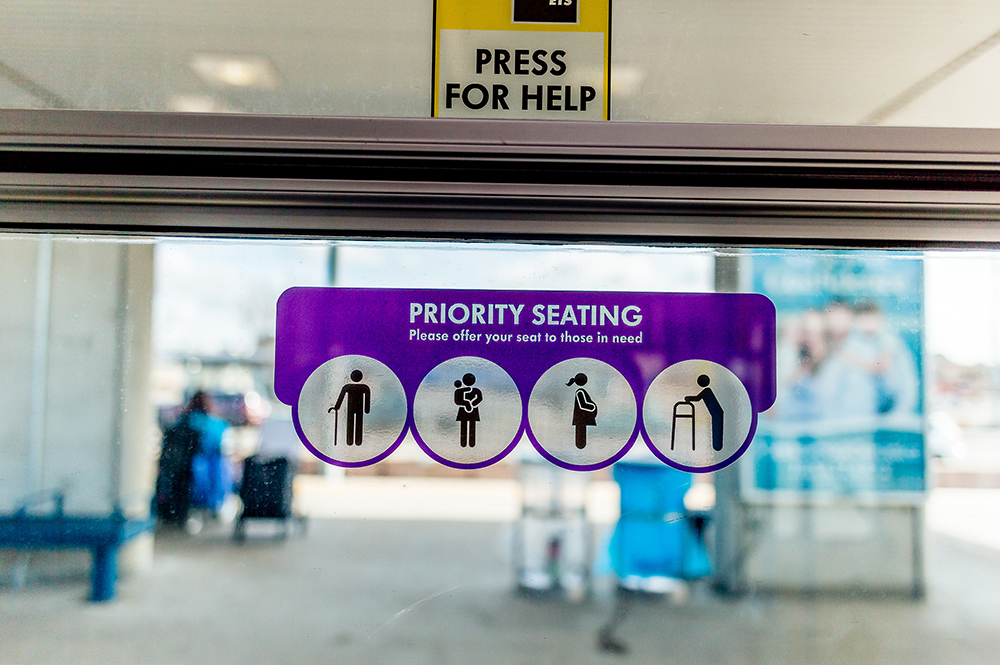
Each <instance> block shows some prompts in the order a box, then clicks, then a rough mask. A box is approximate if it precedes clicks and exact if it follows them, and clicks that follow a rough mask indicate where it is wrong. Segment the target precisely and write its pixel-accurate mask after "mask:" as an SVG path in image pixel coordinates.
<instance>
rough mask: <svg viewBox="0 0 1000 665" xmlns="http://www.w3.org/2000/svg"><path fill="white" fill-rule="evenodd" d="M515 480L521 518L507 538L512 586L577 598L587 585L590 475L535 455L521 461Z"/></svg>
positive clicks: (590, 551)
mask: <svg viewBox="0 0 1000 665" xmlns="http://www.w3.org/2000/svg"><path fill="white" fill-rule="evenodd" d="M519 479H520V481H521V519H520V520H518V522H517V524H516V525H515V527H514V534H513V535H514V538H513V543H512V544H513V555H514V556H513V559H514V569H515V570H514V572H515V575H516V578H517V587H518V590H519V591H521V592H523V593H527V594H550V593H560V594H563V595H564V596H565V597H566V598H568V599H569V600H572V601H580V600H583V598H584V597H585V596H586V595H587V593H588V591H589V590H590V565H591V560H592V558H593V551H592V549H593V548H592V546H591V539H592V530H591V525H590V523H589V522H588V521H587V514H586V494H587V485H588V483H589V481H590V474H586V473H578V472H575V471H567V470H565V469H560V468H558V467H556V466H553V465H552V464H550V463H548V462H547V461H544V460H541V459H539V460H522V461H521V463H520V468H519Z"/></svg>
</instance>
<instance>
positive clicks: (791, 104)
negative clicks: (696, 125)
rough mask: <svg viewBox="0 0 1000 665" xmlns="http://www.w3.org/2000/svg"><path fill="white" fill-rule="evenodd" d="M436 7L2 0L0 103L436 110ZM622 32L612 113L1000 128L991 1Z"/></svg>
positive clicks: (629, 6) (648, 11) (705, 20)
mask: <svg viewBox="0 0 1000 665" xmlns="http://www.w3.org/2000/svg"><path fill="white" fill-rule="evenodd" d="M432 17H433V0H363V1H359V0H350V1H347V0H285V2H280V3H279V2H273V0H269V1H266V2H265V1H264V0H172V1H171V2H163V1H162V0H161V1H159V2H152V1H151V0H89V1H87V2H80V1H77V2H68V1H62V2H60V1H48V2H46V1H43V0H0V107H6V108H25V107H51V106H59V105H65V106H68V107H71V108H85V109H112V110H174V109H178V108H192V104H193V106H194V107H199V108H205V109H212V108H214V109H216V110H235V111H245V112H252V113H289V114H299V115H354V116H394V117H426V116H428V115H429V113H430V81H431V48H432V34H433V27H432V20H433V19H432ZM613 28H614V33H613V47H612V63H613V70H612V71H613V74H612V76H613V84H612V85H613V91H612V104H613V117H614V119H616V120H652V121H684V122H780V123H805V124H859V123H861V124H866V123H877V124H908V125H925V126H978V127H1000V86H998V85H997V82H998V81H1000V35H998V32H1000V2H998V1H997V0H947V1H945V0H867V1H866V0H825V1H824V2H809V1H807V0H614V14H613ZM991 37H992V38H993V39H992V40H991ZM199 53H209V54H223V55H226V54H234V55H254V56H265V57H266V58H268V59H269V60H270V61H271V62H272V63H273V65H274V68H275V69H276V70H277V72H278V76H279V77H280V79H279V82H278V85H277V86H276V87H275V88H274V89H271V90H250V89H238V88H234V87H225V86H221V87H213V86H212V85H210V84H208V83H206V82H205V81H203V80H202V79H201V78H199V77H198V75H197V74H196V73H195V71H194V69H193V68H192V67H191V66H190V63H191V60H192V58H193V57H194V56H195V55H196V54H199ZM185 103H186V104H187V106H185V105H184V104H185Z"/></svg>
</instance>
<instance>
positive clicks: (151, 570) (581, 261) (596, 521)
mask: <svg viewBox="0 0 1000 665" xmlns="http://www.w3.org/2000/svg"><path fill="white" fill-rule="evenodd" d="M0 255H2V257H3V260H2V261H0V266H2V272H0V280H2V288H3V290H4V293H5V294H6V296H5V304H6V306H5V307H4V308H3V315H2V318H0V353H2V354H3V355H2V361H0V372H2V379H0V386H2V391H3V392H2V394H3V400H4V403H5V404H7V405H8V407H9V408H8V409H6V410H5V414H6V415H4V416H3V417H2V418H0V427H2V429H0V431H2V432H3V436H2V437H0V441H2V447H0V455H2V456H3V464H2V465H0V473H2V476H0V520H6V523H4V522H0V526H6V527H8V528H9V526H10V524H11V523H12V520H13V521H16V520H18V519H20V520H21V522H20V523H18V524H20V525H21V526H22V527H23V526H24V524H25V523H26V522H30V521H31V520H35V522H33V523H35V524H37V523H45V522H46V520H57V519H59V518H60V517H61V516H65V517H66V518H102V519H103V518H107V517H108V516H114V515H116V514H118V513H116V511H120V514H121V515H122V516H123V518H124V519H126V520H128V521H134V522H137V523H138V522H139V521H141V520H142V519H143V517H144V516H145V515H146V514H147V513H148V511H149V509H150V506H151V504H152V505H153V506H157V505H158V504H157V499H156V497H157V494H158V493H159V492H161V491H163V486H162V475H163V473H162V469H163V468H164V466H163V465H164V464H165V456H166V455H167V454H168V452H169V451H168V448H169V447H170V446H172V445H174V444H176V442H177V441H178V440H181V439H177V438H176V436H175V435H171V434H168V433H169V432H177V431H178V430H177V425H176V423H177V422H178V421H183V420H184V419H185V418H187V419H188V420H190V418H191V413H190V412H189V413H187V414H185V413H184V409H185V405H187V407H188V411H190V407H191V404H192V401H193V402H195V403H197V402H198V400H200V399H202V398H194V399H192V398H193V395H194V393H195V392H196V391H198V390H201V391H204V392H205V393H206V394H207V395H208V402H210V403H211V404H212V406H211V407H210V408H208V409H206V410H207V411H209V412H210V413H209V415H207V416H206V417H205V418H206V419H207V420H208V422H209V423H210V424H212V423H214V425H212V426H207V425H204V423H202V424H201V425H198V427H205V428H206V429H205V431H206V432H209V433H210V434H204V435H202V438H201V439H199V440H200V441H201V442H202V444H201V445H202V446H203V447H204V448H202V449H199V453H198V455H199V457H201V458H211V460H214V461H212V464H215V465H216V466H214V467H212V466H211V464H209V461H211V460H203V461H202V463H203V464H204V465H205V466H206V469H208V468H211V470H202V471H199V472H198V473H201V474H207V475H206V477H212V478H221V479H224V480H225V482H226V483H229V482H230V481H231V480H233V479H239V482H242V483H245V484H247V486H255V487H257V488H259V489H258V490H257V491H258V494H254V493H253V492H251V493H250V494H247V493H243V494H242V496H243V501H242V503H241V502H240V501H238V500H237V496H239V495H240V494H239V492H236V493H233V492H223V493H222V494H221V495H219V500H218V503H212V501H211V498H210V497H211V491H210V490H204V493H203V494H197V496H198V497H199V498H198V499H197V500H196V501H195V504H194V506H193V507H189V510H188V513H187V514H186V516H185V519H183V520H181V521H180V522H179V524H176V525H173V526H171V525H170V524H168V522H170V513H169V511H165V512H164V513H162V514H161V515H160V518H161V524H160V526H159V527H158V528H157V529H156V531H155V539H153V538H150V537H149V536H138V537H137V538H135V539H132V540H130V541H129V545H128V546H126V547H124V548H123V549H122V550H121V552H120V555H119V569H120V571H121V573H122V579H121V580H120V581H119V582H118V584H117V586H116V588H115V590H116V593H117V601H116V602H115V603H113V604H110V605H105V606H97V607H88V606H86V605H82V604H81V600H82V599H83V598H84V597H86V596H87V595H88V594H90V593H92V589H93V588H95V583H94V581H93V580H91V579H90V578H89V577H88V575H89V574H90V572H91V570H92V563H91V560H90V558H89V556H88V555H86V553H85V551H84V552H81V551H80V550H78V549H67V550H61V549H57V550H55V551H49V550H46V549H44V548H27V549H24V548H23V547H22V549H17V548H14V549H4V550H0V573H2V578H0V579H2V582H3V586H2V587H0V598H2V599H3V602H2V603H0V618H2V620H3V622H4V625H5V626H7V630H5V632H4V638H3V643H4V648H5V651H6V652H7V653H12V654H18V656H19V657H20V658H23V659H25V660H31V661H32V662H48V661H53V662H54V661H56V660H63V659H64V658H65V657H66V656H68V655H69V654H73V655H74V657H76V658H82V659H84V660H87V659H95V660H96V659H97V658H102V659H104V658H107V656H108V654H114V655H117V654H121V655H122V657H126V656H129V655H130V657H135V656H138V657H140V658H142V659H143V660H155V659H156V658H160V657H162V655H163V654H166V653H169V654H170V658H171V660H175V661H176V660H178V659H179V660H181V661H186V660H190V661H192V662H194V661H201V660H204V659H205V658H206V657H211V658H213V659H215V660H221V661H225V660H236V659H243V658H251V657H253V658H265V659H267V658H271V657H273V658H275V659H277V658H281V659H285V660H287V659H289V658H291V659H293V660H307V659H309V660H312V659H320V658H326V659H330V658H332V659H334V660H348V661H352V662H395V661H399V662H404V661H405V662H413V661H414V660H421V659H434V660H461V661H464V660H469V659H473V658H476V659H482V658H488V659H489V660H491V661H493V662H521V661H523V660H531V661H538V660H546V659H560V660H561V659H569V658H573V659H579V660H588V659H595V658H599V657H601V656H600V654H602V653H608V652H620V651H621V650H628V651H629V652H630V653H631V654H632V655H633V657H636V658H638V659H641V660H649V661H651V662H653V661H659V660H660V659H662V657H663V654H665V653H674V654H678V653H681V654H686V655H685V658H686V659H688V660H691V661H693V662H700V661H716V660H719V659H742V660H745V661H746V662H769V663H770V662H798V661H799V660H801V659H802V658H807V659H815V658H816V655H817V654H820V657H821V658H823V659H829V660H836V661H842V660H844V659H849V658H852V657H853V656H852V654H860V655H858V658H859V659H862V658H863V659H866V660H867V659H868V658H869V657H870V654H871V653H873V652H877V653H880V654H885V658H886V659H887V660H893V661H897V660H903V659H908V658H910V657H917V656H916V654H917V653H919V654H921V656H920V657H923V658H925V659H927V660H929V661H930V662H950V661H951V660H953V659H954V658H955V657H958V656H957V652H956V649H960V650H961V654H963V655H965V656H968V655H969V654H972V656H973V658H982V659H986V658H988V657H989V654H991V653H993V642H992V640H993V630H992V624H991V619H990V617H991V616H992V614H990V612H989V610H990V608H991V607H992V603H993V602H994V600H993V599H992V596H991V595H990V592H989V589H990V588H991V587H990V580H992V579H993V578H992V576H993V575H995V574H997V571H998V570H1000V569H998V567H997V561H998V560H997V556H996V548H997V547H998V542H997V539H996V537H995V534H994V533H993V532H994V531H995V530H994V529H993V528H992V520H991V517H990V516H991V515H992V514H993V512H994V510H995V506H996V504H997V497H995V496H994V494H995V492H996V490H995V489H988V487H991V486H992V484H993V482H994V476H995V475H996V474H995V469H994V467H995V466H996V464H995V462H996V454H995V451H994V448H995V446H994V444H993V440H994V439H995V434H996V428H997V408H996V402H997V388H996V385H995V384H996V382H995V380H994V379H995V376H994V370H995V364H996V361H997V348H998V347H997V344H998V342H997V340H998V339H1000V338H998V334H1000V332H998V330H997V321H998V320H1000V318H998V316H1000V315H998V313H997V311H996V307H995V301H996V298H993V297H991V296H990V295H989V294H990V293H992V292H993V291H994V290H996V289H997V288H1000V271H998V269H997V266H998V265H1000V262H998V259H997V257H996V256H995V254H994V253H993V252H985V251H984V252H976V253H968V252H966V253H961V254H959V253H953V252H932V253H921V252H913V251H874V250H796V249H788V248H780V247H779V248H748V249H725V250H713V249H707V248H683V247H657V246H650V245H620V244H590V245H580V244H574V245H540V244H528V243H508V244H493V243H463V242H455V241H438V242H413V241H407V242H401V241H376V240H338V241H334V242H331V241H329V240H326V239H324V240H312V241H299V240H266V239H211V238H199V239H194V238H192V239H184V238H160V239H156V238H136V237H126V236H114V235H112V236H69V235H41V234H13V233H5V234H3V235H2V236H0ZM331 284H332V285H334V286H338V287H349V288H356V287H366V288H375V289H381V288H444V289H448V288H455V287H462V288H490V289H545V290H558V289H569V290H584V291H609V290H610V291H625V292H627V291H651V292H669V291H685V292H712V291H716V290H719V291H754V292H761V293H764V294H766V295H768V296H769V298H770V299H771V300H772V302H773V303H774V304H775V307H776V311H777V322H778V328H777V338H776V342H777V372H778V376H777V378H778V386H779V388H778V399H777V401H776V403H775V405H774V406H773V407H772V408H771V409H770V410H768V412H766V413H765V414H763V415H762V416H761V424H760V426H759V427H758V434H757V436H756V438H755V440H754V443H753V444H752V445H751V447H750V449H749V452H748V454H747V455H745V456H744V458H742V459H741V460H740V461H739V463H738V464H737V465H736V466H735V467H731V468H730V470H728V471H722V472H717V473H714V474H705V475H697V476H691V475H688V474H677V475H676V476H669V477H667V478H665V479H664V478H660V479H656V478H653V479H650V478H648V477H645V476H642V475H641V474H642V473H643V472H644V470H648V469H654V470H665V471H667V472H669V471H670V469H669V467H667V466H665V465H663V464H662V463H660V462H658V461H657V460H655V459H652V458H651V457H650V456H649V455H648V453H646V454H644V453H643V444H642V441H640V442H639V443H638V444H637V446H636V448H635V449H634V452H630V453H629V455H628V456H627V457H626V458H625V459H623V460H622V463H620V464H618V465H616V466H614V467H613V468H612V469H611V470H609V469H605V470H603V471H595V472H587V473H584V472H572V471H561V470H559V469H557V468H556V467H554V466H553V465H552V464H549V463H547V462H545V461H544V460H542V459H541V458H540V457H538V456H537V455H536V454H533V453H532V450H533V449H532V446H531V445H530V443H529V442H527V441H525V440H522V441H521V442H520V443H519V444H518V446H517V447H516V448H515V450H514V452H513V453H512V454H511V455H509V456H508V457H506V458H504V459H503V460H501V461H499V462H497V463H496V464H493V465H490V466H487V467H485V468H482V469H479V470H476V471H462V470H456V469H453V468H449V467H447V466H444V465H442V464H439V463H437V462H435V461H434V460H432V459H431V458H429V457H428V456H427V455H426V454H424V452H423V451H422V450H421V449H420V447H418V446H417V445H416V444H415V443H414V442H413V441H412V439H407V440H406V441H405V442H404V443H403V445H401V446H400V447H399V448H398V449H397V450H396V451H395V452H393V453H392V454H391V455H390V456H388V457H387V458H385V459H384V460H382V461H380V462H378V463H376V464H374V465H371V466H367V467H360V468H353V469H346V470H344V469H338V468H336V467H332V466H330V465H327V464H324V463H322V462H321V461H320V460H318V459H317V458H316V457H314V456H312V455H311V454H310V453H309V452H308V451H306V450H305V448H303V447H302V446H301V444H300V443H299V442H298V438H297V437H296V436H295V433H294V431H293V429H292V428H291V426H290V424H289V421H288V418H289V408H288V406H287V405H284V404H282V403H281V402H280V401H279V400H278V399H276V397H275V395H274V392H273V378H274V369H273V367H274V362H275V360H274V332H275V328H274V326H275V310H274V307H275V301H276V299H277V297H278V296H279V294H280V293H281V292H282V291H284V290H285V289H286V288H287V287H291V286H327V285H331ZM373 293H374V292H373ZM146 386H148V388H147V387H146ZM195 411H197V409H195ZM213 427H214V428H215V429H212V428H213ZM211 432H214V434H211ZM206 442H211V443H206ZM212 446H214V447H212ZM209 453H213V454H214V456H213V454H209ZM254 453H259V454H261V455H264V456H266V457H268V458H273V457H279V458H282V457H284V458H288V459H289V460H291V462H292V463H293V466H294V467H296V471H297V473H296V474H295V477H294V480H293V481H292V484H291V486H292V487H293V488H294V493H293V494H294V497H293V503H292V506H293V507H294V512H293V516H295V517H296V518H295V519H291V520H289V521H287V522H285V521H282V520H273V521H272V520H263V519H261V520H247V522H246V525H245V529H244V530H242V532H240V531H239V530H237V529H236V527H235V524H236V522H235V521H234V520H235V519H236V517H237V515H238V514H239V512H240V511H241V510H247V509H248V506H250V505H251V504H252V505H258V504H255V503H253V502H254V501H255V500H256V499H259V498H260V497H261V496H264V495H267V496H273V495H270V494H267V493H266V492H265V491H264V488H266V487H268V484H269V483H271V484H273V483H277V484H281V483H282V482H284V480H285V478H286V476H285V475H284V472H283V471H281V470H280V469H279V470H278V471H275V469H274V468H271V467H263V466H261V467H252V466H251V465H246V464H244V460H245V459H246V458H247V457H249V456H251V455H253V454H254ZM637 473H638V474H639V475H636V474H637ZM213 474H214V475H213ZM261 474H264V475H261ZM267 474H274V475H270V476H268V475H267ZM158 476H160V478H159V479H158ZM241 476H242V477H241ZM262 478H269V479H270V480H266V481H262V480H261V479H262ZM664 483H665V484H664ZM228 487H230V486H229V485H227V488H228ZM651 488H652V489H654V490H655V491H657V492H662V494H659V495H657V496H659V497H660V498H659V499H657V502H654V507H653V508H650V507H649V501H648V497H649V496H650V495H649V491H650V489H651ZM656 488H659V489H656ZM191 491H192V492H194V490H191ZM198 491H199V492H201V491H203V490H198ZM193 496H196V494H192V497H193ZM255 497H256V498H255ZM192 500H194V499H192ZM644 506H645V507H644ZM656 506H658V507H656ZM667 506H672V507H670V508H669V509H667ZM623 507H625V510H624V512H623V510H622V509H623ZM160 508H161V509H163V507H162V506H160ZM18 511H22V512H21V513H20V515H18ZM657 511H658V512H657ZM299 516H301V517H302V518H303V519H298V517H299ZM81 528H82V527H81ZM286 530H287V532H288V533H286ZM0 533H2V531H0ZM81 533H83V532H82V531H81V532H78V533H77V534H76V535H77V537H80V538H83V537H84V536H82V535H80V534H81ZM234 535H236V536H239V537H240V538H241V539H239V540H234ZM36 536H37V534H36ZM9 544H10V543H6V545H9ZM64 544H65V543H64ZM776 592H777V593H776ZM727 596H732V597H733V599H727V598H726V597H727ZM973 616H975V617H977V618H976V620H971V619H969V620H964V619H963V617H973ZM958 620H961V628H960V629H956V628H954V625H956V624H955V622H956V621H958ZM914 621H919V622H920V623H921V625H922V626H923V627H922V628H921V629H920V630H919V631H914V630H913V625H914V623H913V622H914ZM137 635H138V636H141V637H139V638H137V637H136V636H137ZM956 636H958V637H960V639H959V640H957V641H956ZM959 644H960V646H956V645H959ZM484 654H486V655H484Z"/></svg>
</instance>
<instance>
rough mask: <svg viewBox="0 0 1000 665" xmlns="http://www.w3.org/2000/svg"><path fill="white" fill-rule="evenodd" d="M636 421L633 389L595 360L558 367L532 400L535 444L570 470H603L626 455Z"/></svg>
mask: <svg viewBox="0 0 1000 665" xmlns="http://www.w3.org/2000/svg"><path fill="white" fill-rule="evenodd" d="M635 420H636V403H635V394H634V393H633V392H632V386H630V385H629V383H628V381H626V380H625V377H624V376H622V374H621V372H619V371H618V370H616V369H615V368H614V367H612V366H611V365H609V364H607V363H606V362H602V361H600V360H596V359H594V358H571V359H570V360H564V361H562V362H561V363H558V364H556V365H553V366H552V367H550V368H549V369H548V370H546V372H545V373H544V374H542V376H541V377H540V378H539V379H538V382H537V383H535V387H534V388H533V389H532V391H531V397H530V398H529V399H528V427H529V429H530V432H531V436H532V441H533V442H534V444H535V446H536V447H537V448H538V450H539V452H541V453H542V455H544V456H545V457H547V458H548V459H549V460H551V461H552V462H553V463H555V464H557V465H559V466H561V467H563V468H566V469H574V470H577V471H588V470H591V469H599V468H601V467H604V466H607V465H608V464H611V463H612V462H614V461H615V460H616V459H618V458H619V457H621V456H622V455H624V454H625V452H626V450H627V449H628V446H629V444H630V443H632V441H633V434H634V433H635Z"/></svg>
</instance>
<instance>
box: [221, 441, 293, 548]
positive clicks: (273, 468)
mask: <svg viewBox="0 0 1000 665" xmlns="http://www.w3.org/2000/svg"><path fill="white" fill-rule="evenodd" d="M295 472H296V468H295V464H294V463H293V462H292V461H291V460H289V459H288V458H287V457H262V456H260V455H252V456H250V457H248V458H246V459H245V460H243V482H242V483H241V485H240V501H242V503H243V510H242V512H241V513H240V516H239V518H237V520H236V528H235V530H234V532H233V536H234V537H235V538H237V539H242V538H243V537H244V536H245V535H246V530H245V524H244V521H245V520H247V519H275V520H281V521H282V522H283V523H284V524H285V530H284V535H288V528H289V526H288V525H289V524H290V523H291V521H293V520H294V521H296V522H298V523H299V524H301V525H302V526H303V527H304V525H305V523H304V520H303V519H301V518H298V517H296V516H295V515H294V514H293V512H292V481H293V480H294V479H295Z"/></svg>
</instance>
